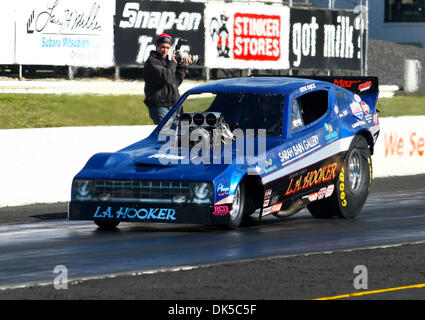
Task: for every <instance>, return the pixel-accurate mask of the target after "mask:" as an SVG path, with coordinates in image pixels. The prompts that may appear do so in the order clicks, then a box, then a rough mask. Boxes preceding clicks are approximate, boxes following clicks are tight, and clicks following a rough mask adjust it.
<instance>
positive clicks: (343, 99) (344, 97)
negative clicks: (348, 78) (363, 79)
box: [336, 89, 353, 108]
mask: <svg viewBox="0 0 425 320" xmlns="http://www.w3.org/2000/svg"><path fill="white" fill-rule="evenodd" d="M352 100H353V99H352V97H350V94H349V93H348V92H344V91H342V90H339V89H337V90H336V104H337V106H338V107H339V108H345V107H348V106H349V105H350V103H351V102H352Z"/></svg>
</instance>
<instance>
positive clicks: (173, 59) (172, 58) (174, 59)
mask: <svg viewBox="0 0 425 320" xmlns="http://www.w3.org/2000/svg"><path fill="white" fill-rule="evenodd" d="M171 60H172V61H174V62H175V63H176V64H177V60H176V51H173V56H172V57H171Z"/></svg>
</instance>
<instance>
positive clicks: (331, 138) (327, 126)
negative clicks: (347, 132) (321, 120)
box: [324, 123, 339, 143]
mask: <svg viewBox="0 0 425 320" xmlns="http://www.w3.org/2000/svg"><path fill="white" fill-rule="evenodd" d="M324 126H325V129H326V131H327V132H328V134H327V135H325V139H326V142H327V143H329V142H332V141H335V140H336V139H338V137H339V134H338V131H334V129H333V127H332V125H331V124H330V123H325V124H324Z"/></svg>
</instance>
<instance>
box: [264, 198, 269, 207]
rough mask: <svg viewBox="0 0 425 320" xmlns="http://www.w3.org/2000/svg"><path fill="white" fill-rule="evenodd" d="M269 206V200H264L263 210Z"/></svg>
mask: <svg viewBox="0 0 425 320" xmlns="http://www.w3.org/2000/svg"><path fill="white" fill-rule="evenodd" d="M269 204H270V198H269V199H266V200H264V203H263V208H265V207H268V206H269Z"/></svg>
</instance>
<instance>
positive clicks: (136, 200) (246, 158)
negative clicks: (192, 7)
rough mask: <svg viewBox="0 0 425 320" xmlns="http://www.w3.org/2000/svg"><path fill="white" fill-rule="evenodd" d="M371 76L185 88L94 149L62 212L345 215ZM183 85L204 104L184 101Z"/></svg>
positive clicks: (364, 178)
mask: <svg viewBox="0 0 425 320" xmlns="http://www.w3.org/2000/svg"><path fill="white" fill-rule="evenodd" d="M378 93H379V92H378V79H377V78H376V77H309V78H293V77H249V78H237V79H227V80H219V81H213V82H209V83H207V84H203V85H199V86H197V87H195V88H192V89H191V90H189V91H187V92H186V93H185V94H184V95H182V97H181V98H180V99H179V101H178V102H177V103H176V105H175V106H174V107H173V108H172V110H171V111H170V112H169V113H168V115H167V116H166V117H165V118H164V120H163V121H162V122H161V123H160V124H159V125H158V126H157V127H156V129H155V130H154V131H153V132H152V133H151V135H150V136H149V137H147V138H146V139H144V140H141V141H139V142H137V143H135V144H133V145H130V146H128V147H126V148H124V149H122V150H120V151H118V152H115V153H99V154H95V155H94V156H93V157H92V158H91V159H90V160H89V161H88V162H87V164H86V165H85V167H84V168H83V169H82V170H81V171H80V172H79V173H78V174H77V175H76V176H75V178H74V180H73V184H72V194H71V201H70V203H69V212H68V218H69V220H93V221H94V222H95V223H96V224H97V225H98V226H100V227H102V228H113V227H116V226H117V225H118V224H119V223H120V221H135V222H164V223H200V224H214V225H219V226H223V227H226V228H230V229H234V228H237V227H239V226H240V224H241V223H242V221H243V219H244V218H245V217H247V216H249V215H250V214H252V213H254V212H255V211H257V210H258V209H260V211H259V218H260V219H261V218H262V217H264V216H266V215H269V214H272V215H274V216H276V217H286V216H289V215H292V214H294V213H296V212H298V211H299V210H301V209H303V208H305V207H307V208H308V210H309V211H310V213H311V214H312V215H313V216H314V217H316V218H331V217H334V216H338V217H342V218H353V217H355V216H357V215H358V214H359V213H360V211H361V210H362V208H363V205H364V203H365V201H366V199H367V196H368V194H369V190H370V185H371V181H372V159H371V154H373V148H374V144H375V142H376V139H377V137H378V134H379V122H378V115H377V110H376V107H375V106H376V102H377V99H378ZM192 97H205V99H204V100H203V101H207V103H206V104H203V105H202V106H199V108H197V109H196V110H193V105H191V104H190V103H189V101H190V98H192Z"/></svg>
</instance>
